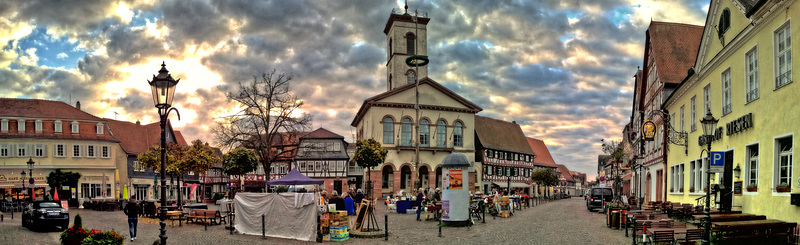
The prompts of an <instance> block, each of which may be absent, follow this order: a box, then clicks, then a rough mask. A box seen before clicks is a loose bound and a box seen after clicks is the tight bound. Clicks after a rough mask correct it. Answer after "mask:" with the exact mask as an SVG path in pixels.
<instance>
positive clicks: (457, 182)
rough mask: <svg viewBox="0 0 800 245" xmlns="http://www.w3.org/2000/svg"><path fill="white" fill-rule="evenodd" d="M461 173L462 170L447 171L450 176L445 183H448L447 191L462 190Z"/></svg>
mask: <svg viewBox="0 0 800 245" xmlns="http://www.w3.org/2000/svg"><path fill="white" fill-rule="evenodd" d="M462 171H463V170H450V171H449V172H450V174H449V175H448V176H449V178H450V179H449V180H448V181H447V182H448V183H449V185H448V189H449V190H461V189H463V188H464V183H463V181H464V179H463V178H462V177H463V175H462V174H463V172H462Z"/></svg>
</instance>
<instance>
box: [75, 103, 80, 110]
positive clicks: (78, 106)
mask: <svg viewBox="0 0 800 245" xmlns="http://www.w3.org/2000/svg"><path fill="white" fill-rule="evenodd" d="M75 108H77V109H78V110H80V109H81V102H80V101H78V102H75Z"/></svg>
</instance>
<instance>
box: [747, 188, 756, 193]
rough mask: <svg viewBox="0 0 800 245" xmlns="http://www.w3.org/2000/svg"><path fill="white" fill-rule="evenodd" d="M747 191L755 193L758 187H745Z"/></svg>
mask: <svg viewBox="0 0 800 245" xmlns="http://www.w3.org/2000/svg"><path fill="white" fill-rule="evenodd" d="M747 191H749V192H756V191H758V187H747Z"/></svg>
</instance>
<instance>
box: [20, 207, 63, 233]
mask: <svg viewBox="0 0 800 245" xmlns="http://www.w3.org/2000/svg"><path fill="white" fill-rule="evenodd" d="M22 226H23V227H27V228H28V229H34V228H41V227H52V226H58V227H60V228H61V230H66V229H67V228H69V212H67V210H66V209H64V208H61V204H60V203H58V202H57V201H34V202H33V203H29V204H28V205H27V206H25V209H24V210H22Z"/></svg>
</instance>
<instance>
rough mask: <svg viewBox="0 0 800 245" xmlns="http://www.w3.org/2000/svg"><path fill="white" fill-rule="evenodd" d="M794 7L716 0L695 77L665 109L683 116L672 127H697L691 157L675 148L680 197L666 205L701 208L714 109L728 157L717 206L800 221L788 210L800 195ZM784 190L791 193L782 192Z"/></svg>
mask: <svg viewBox="0 0 800 245" xmlns="http://www.w3.org/2000/svg"><path fill="white" fill-rule="evenodd" d="M760 3H762V2H760ZM795 3H796V1H764V2H763V4H761V5H759V4H756V5H750V4H749V2H748V1H731V0H712V1H711V4H710V5H709V12H708V16H707V18H706V23H705V30H704V33H703V38H702V41H701V44H700V50H699V51H698V56H697V61H696V63H695V65H694V67H693V70H692V71H693V72H692V71H690V72H689V73H690V75H689V76H688V77H686V79H685V80H684V81H683V82H682V83H681V84H680V86H679V87H678V88H676V90H675V91H674V92H673V93H672V94H671V95H670V96H669V98H668V99H667V100H666V102H665V103H664V105H663V109H665V110H666V111H667V112H668V113H670V114H673V115H674V113H676V112H677V113H678V114H677V115H676V116H673V119H672V122H673V123H672V124H673V125H678V124H686V125H691V126H690V127H686V128H687V129H689V130H688V132H687V133H688V151H684V150H685V149H684V147H682V146H676V145H670V147H669V151H668V159H669V160H668V167H669V170H668V179H669V185H670V186H671V187H672V189H674V190H675V191H673V192H670V193H669V195H668V196H667V200H668V201H672V202H681V203H692V204H697V203H698V202H697V201H696V200H697V199H698V198H701V197H703V195H704V191H703V189H705V188H706V184H705V183H706V181H705V176H706V175H705V174H704V171H705V170H704V169H705V167H704V166H705V165H707V164H708V163H707V161H704V160H702V159H703V158H705V157H706V156H707V154H706V153H702V155H701V151H702V150H703V149H705V148H706V143H705V141H704V139H703V137H702V134H703V130H702V126H701V125H698V124H700V122H699V121H700V119H701V118H702V117H703V116H705V114H706V112H707V111H709V110H710V112H711V113H712V114H713V116H714V117H715V118H717V119H719V123H718V124H717V130H716V133H715V135H714V137H713V139H711V140H712V143H711V149H712V151H721V152H725V168H724V172H722V173H717V174H714V175H712V180H711V182H712V183H720V185H721V186H722V190H721V191H720V192H719V194H717V197H716V200H717V201H719V202H720V204H718V207H721V208H726V207H729V208H732V209H733V210H742V211H743V212H746V213H754V214H762V215H766V216H767V218H776V219H781V220H786V221H793V222H797V221H800V207H798V206H794V205H792V204H790V195H791V193H800V178H798V177H799V176H800V171H798V169H797V168H793V167H792V165H793V154H794V147H793V146H794V142H796V141H797V140H796V139H795V137H794V133H795V131H796V130H798V129H800V120H798V119H800V113H798V112H799V110H798V109H797V107H796V105H798V104H800V96H798V92H800V87H798V85H797V84H794V83H792V81H793V80H794V78H795V77H796V76H794V75H795V74H794V73H793V72H792V71H794V70H797V69H798V65H797V64H798V62H796V60H797V58H798V57H797V55H793V54H796V52H795V53H793V52H792V51H793V50H792V48H793V47H798V39H797V38H791V37H792V36H794V37H797V36H798V35H797V33H800V30H798V29H797V24H796V23H792V20H795V21H796V20H798V19H800V18H798V17H800V8H798V6H797V5H796V4H795ZM792 61H795V62H792ZM687 69H688V68H687ZM681 128H683V127H681ZM740 181H741V182H740ZM783 185H787V186H788V188H786V189H788V190H787V191H786V192H784V190H779V189H783V188H779V187H782V186H783ZM734 186H735V187H737V188H734ZM680 189H684V191H683V192H680V191H678V190H680ZM734 190H736V192H734ZM739 190H741V191H739ZM739 193H741V194H739Z"/></svg>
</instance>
